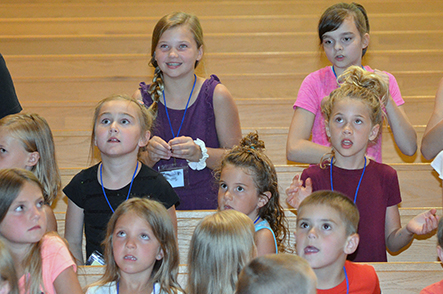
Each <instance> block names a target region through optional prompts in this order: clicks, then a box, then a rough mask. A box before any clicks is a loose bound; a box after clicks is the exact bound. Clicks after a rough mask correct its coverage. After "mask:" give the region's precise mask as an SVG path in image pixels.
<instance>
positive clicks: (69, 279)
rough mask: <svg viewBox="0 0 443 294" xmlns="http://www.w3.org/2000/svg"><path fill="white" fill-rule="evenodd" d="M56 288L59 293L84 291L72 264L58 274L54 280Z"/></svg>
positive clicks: (68, 293) (69, 293) (70, 293)
mask: <svg viewBox="0 0 443 294" xmlns="http://www.w3.org/2000/svg"><path fill="white" fill-rule="evenodd" d="M54 288H55V292H56V293H57V294H72V293H73V294H75V293H79V294H81V293H83V291H82V288H81V286H80V283H79V281H78V278H77V275H76V273H75V272H74V269H73V268H72V266H70V267H68V268H66V269H65V270H64V271H62V272H61V273H60V274H59V275H58V276H57V278H56V279H55V280H54Z"/></svg>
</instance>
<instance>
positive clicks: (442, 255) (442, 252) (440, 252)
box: [437, 245, 443, 261]
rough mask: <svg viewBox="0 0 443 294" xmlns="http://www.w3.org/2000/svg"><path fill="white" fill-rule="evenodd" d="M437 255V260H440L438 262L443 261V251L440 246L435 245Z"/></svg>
mask: <svg viewBox="0 0 443 294" xmlns="http://www.w3.org/2000/svg"><path fill="white" fill-rule="evenodd" d="M437 255H438V258H440V261H443V249H442V248H441V246H440V245H437Z"/></svg>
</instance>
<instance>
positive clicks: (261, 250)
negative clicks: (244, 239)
mask: <svg viewBox="0 0 443 294" xmlns="http://www.w3.org/2000/svg"><path fill="white" fill-rule="evenodd" d="M254 240H255V245H256V246H257V257H258V256H262V255H266V254H274V253H275V252H277V248H275V242H274V236H273V235H272V233H271V231H270V230H268V229H261V230H259V231H258V232H255V235H254Z"/></svg>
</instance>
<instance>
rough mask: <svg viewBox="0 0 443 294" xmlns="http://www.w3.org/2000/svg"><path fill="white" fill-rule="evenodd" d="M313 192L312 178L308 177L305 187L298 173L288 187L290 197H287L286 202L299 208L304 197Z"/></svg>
mask: <svg viewBox="0 0 443 294" xmlns="http://www.w3.org/2000/svg"><path fill="white" fill-rule="evenodd" d="M311 194H312V181H311V178H307V179H306V183H305V187H303V181H302V180H300V174H296V175H295V177H294V178H293V179H292V183H291V185H289V187H288V188H287V189H286V195H287V196H288V198H286V202H288V204H289V205H291V206H292V207H294V208H295V209H297V208H298V206H299V205H300V203H301V202H302V201H303V199H305V198H306V197H308V196H309V195H311Z"/></svg>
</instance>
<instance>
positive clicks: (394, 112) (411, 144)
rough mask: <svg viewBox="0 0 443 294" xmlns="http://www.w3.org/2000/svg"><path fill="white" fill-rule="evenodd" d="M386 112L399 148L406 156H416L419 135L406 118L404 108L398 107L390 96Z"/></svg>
mask: <svg viewBox="0 0 443 294" xmlns="http://www.w3.org/2000/svg"><path fill="white" fill-rule="evenodd" d="M386 112H387V115H388V122H389V126H390V127H391V130H392V133H393V134H394V140H395V143H396V144H397V146H398V148H399V149H400V150H401V152H402V153H403V154H405V155H408V156H412V155H414V154H415V152H416V151H417V133H416V132H415V129H414V127H413V126H412V125H411V122H410V121H409V119H408V117H407V116H406V113H405V111H404V109H403V106H397V104H396V103H395V102H394V100H393V99H392V97H391V96H390V95H389V100H388V104H387V105H386Z"/></svg>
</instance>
